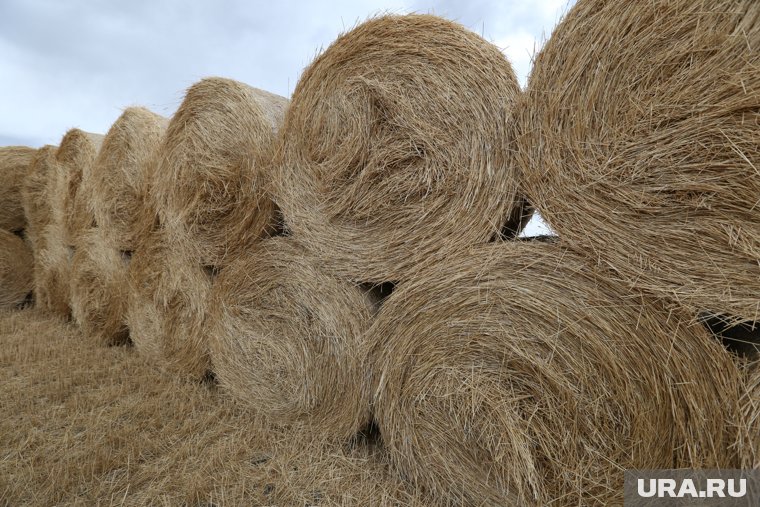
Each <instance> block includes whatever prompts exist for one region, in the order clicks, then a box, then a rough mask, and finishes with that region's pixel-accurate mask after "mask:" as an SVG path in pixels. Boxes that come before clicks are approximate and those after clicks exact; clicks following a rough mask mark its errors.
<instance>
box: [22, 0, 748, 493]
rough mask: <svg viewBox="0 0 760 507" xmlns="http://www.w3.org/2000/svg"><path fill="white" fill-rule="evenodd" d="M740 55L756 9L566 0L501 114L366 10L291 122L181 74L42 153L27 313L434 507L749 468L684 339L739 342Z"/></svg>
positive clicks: (501, 97)
mask: <svg viewBox="0 0 760 507" xmlns="http://www.w3.org/2000/svg"><path fill="white" fill-rule="evenodd" d="M758 47H760V5H758V4H757V3H756V2H754V1H750V0H731V1H729V0H720V1H716V2H713V3H711V4H710V5H709V6H708V5H705V4H704V3H698V4H695V3H694V2H691V1H688V0H670V1H668V2H665V3H652V2H649V1H646V0H634V1H631V2H624V3H619V2H618V3H614V2H606V1H604V0H579V1H578V2H577V3H576V5H575V6H574V7H573V8H572V9H571V10H570V12H569V13H568V14H567V15H566V16H565V18H564V19H563V20H562V22H561V23H560V25H559V26H558V28H557V29H556V30H555V32H554V33H553V35H552V37H551V39H550V40H549V41H548V42H547V44H546V46H545V47H544V49H543V50H542V51H541V52H540V53H539V55H538V56H537V57H536V60H535V65H534V69H533V72H532V74H531V78H530V81H529V83H528V87H527V90H525V91H524V92H522V91H521V90H520V87H519V86H518V83H517V80H516V78H515V75H514V73H513V71H512V69H511V66H510V65H509V63H508V62H507V60H506V59H505V58H504V56H503V54H502V53H501V52H500V51H499V49H498V48H496V47H495V46H493V45H491V44H490V43H488V42H486V41H484V40H483V39H482V38H481V37H479V36H477V35H475V34H473V33H471V32H469V31H467V30H465V29H464V28H462V27H461V26H459V25H457V24H454V23H451V22H448V21H445V20H442V19H440V18H437V17H434V16H429V15H409V16H383V17H379V18H375V19H372V20H370V21H368V22H366V23H364V24H362V25H360V26H358V27H357V28H355V29H353V30H351V31H350V32H348V33H346V34H344V35H342V36H341V37H339V38H338V39H337V40H336V41H335V42H334V43H333V44H332V45H331V46H330V47H329V48H328V49H327V50H326V51H324V52H323V53H322V54H321V55H320V56H319V57H318V58H317V59H316V60H315V61H314V62H313V63H312V64H311V65H310V66H309V67H308V68H307V69H306V70H305V71H304V73H303V75H302V77H301V79H300V81H299V83H298V85H297V87H296V89H295V92H294V93H293V96H292V98H291V100H290V101H289V102H288V101H287V100H286V99H284V98H282V97H277V96H275V95H272V94H269V93H267V92H263V91H261V90H257V89H253V88H250V87H248V86H246V85H243V84H241V83H237V82H234V81H231V80H227V79H220V78H209V79H204V80H202V81H200V82H199V83H197V84H195V85H193V86H192V87H191V88H190V89H189V90H188V91H187V94H186V96H185V99H184V101H183V102H182V104H181V106H180V107H179V109H178V111H177V112H176V114H175V115H174V116H173V117H172V118H171V120H169V121H168V122H167V121H166V120H164V119H162V118H160V117H158V116H156V115H154V114H153V113H150V112H148V111H147V110H144V109H140V108H130V109H127V110H126V111H125V112H124V114H123V115H122V116H121V117H120V118H119V120H117V122H116V123H115V124H114V125H113V127H112V128H111V129H110V130H109V132H108V133H107V135H106V136H105V138H104V139H96V138H95V137H94V136H91V135H88V134H85V133H83V132H81V131H78V130H73V131H70V132H69V133H68V134H67V135H66V136H65V137H64V139H63V140H62V141H61V144H60V146H59V147H58V148H57V149H55V148H52V147H45V148H42V149H40V150H38V151H37V152H36V155H35V156H34V161H33V162H32V164H31V166H30V167H31V169H30V173H29V176H28V179H27V182H28V185H27V190H26V192H25V193H24V197H25V209H26V218H27V222H26V228H27V238H28V239H29V240H30V243H31V245H32V248H33V250H34V252H35V260H34V263H35V267H34V273H35V298H36V304H37V305H38V306H43V307H46V308H48V309H49V310H51V311H54V312H59V313H61V314H62V315H64V316H65V315H67V314H68V313H69V312H71V314H72V315H73V318H74V320H75V321H76V322H77V323H78V324H79V325H80V326H81V328H82V329H83V331H84V334H86V335H88V336H91V337H92V338H93V339H94V342H97V343H101V344H122V343H125V342H132V343H133V344H134V346H135V347H136V348H137V349H138V350H139V351H141V352H143V353H144V354H145V355H146V356H148V357H152V358H155V360H156V363H157V364H158V365H160V366H161V367H162V368H166V369H167V370H169V371H172V372H175V373H176V374H179V375H181V376H185V377H188V378H194V379H204V378H205V379H208V378H212V377H213V378H215V379H216V380H217V381H218V382H219V384H220V385H221V387H222V388H223V389H225V390H226V391H227V392H229V393H232V394H233V395H234V396H235V397H237V398H238V399H240V400H241V401H243V402H246V403H248V404H249V406H250V408H251V409H252V410H254V411H255V412H257V413H258V414H259V415H261V416H263V418H264V419H266V420H267V421H268V422H270V423H273V424H277V425H283V426H287V427H291V428H294V429H298V430H308V431H310V432H317V433H319V434H320V435H322V436H323V437H327V438H330V439H335V440H339V441H340V440H346V439H351V438H352V437H354V436H355V435H356V434H357V433H359V432H361V431H366V430H367V428H370V427H376V428H377V429H378V430H379V434H380V438H381V441H382V444H383V448H384V449H385V451H384V452H387V453H388V455H389V457H390V460H391V461H392V463H393V464H394V467H395V470H396V471H397V473H398V474H399V475H400V477H402V478H403V479H404V480H406V481H407V482H408V483H410V484H412V485H414V486H415V487H417V488H419V490H420V491H422V492H423V493H424V494H425V495H426V496H427V498H429V499H430V500H431V501H432V502H435V503H440V504H461V505H481V504H487V505H505V504H506V505H511V504H547V503H550V502H557V503H561V504H578V505H581V504H582V505H585V504H600V505H607V504H619V503H622V483H623V470H625V469H633V468H637V469H656V468H735V467H739V466H742V465H743V466H758V461H757V459H756V458H755V456H757V455H758V449H759V447H758V443H759V442H758V440H760V435H759V434H758V433H760V430H758V423H757V420H758V412H757V408H756V407H757V396H756V393H755V392H754V391H756V389H754V387H752V386H754V385H755V384H757V382H756V381H753V382H754V383H753V382H749V381H748V380H747V379H749V378H751V374H749V373H746V374H745V373H744V372H752V371H754V370H755V368H754V367H753V366H752V365H750V364H747V362H748V360H747V359H746V358H742V357H739V356H732V355H731V354H729V353H728V352H727V351H726V350H725V348H724V347H722V346H721V344H720V342H719V341H718V340H716V339H715V337H713V336H712V335H711V334H710V332H709V331H708V330H707V329H706V328H705V326H703V325H702V324H701V323H700V319H701V318H702V317H703V316H704V315H709V316H718V317H720V319H721V321H726V322H728V323H729V324H742V325H745V326H747V325H749V326H751V324H750V323H751V322H753V321H755V320H758V319H757V315H756V314H757V311H758V301H760V299H759V298H758V297H757V293H758V290H757V289H758V287H757V284H758V280H760V277H758V276H757V275H758V274H760V273H758V270H760V262H759V261H760V244H758V239H757V238H760V230H759V229H760V215H758V212H757V210H755V206H756V203H757V195H758V194H760V192H758V190H760V173H759V172H758V171H757V169H756V168H757V167H758V163H760V73H758V72H757V68H758V64H760V55H758V52H757V49H756V48H758ZM101 143H102V145H101ZM534 207H535V208H536V209H538V210H539V211H540V212H541V214H542V216H543V217H544V218H545V219H546V220H547V222H548V223H549V225H550V226H551V227H552V228H553V229H554V230H555V231H557V233H558V236H557V237H556V238H551V239H549V240H543V241H525V240H522V239H518V238H517V236H518V235H519V233H520V231H521V230H522V228H523V226H524V225H525V223H526V222H527V220H528V219H529V218H530V216H531V214H532V211H533V208H534ZM389 293H390V295H388V294H389ZM750 330H751V329H750Z"/></svg>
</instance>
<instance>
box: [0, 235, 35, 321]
mask: <svg viewBox="0 0 760 507" xmlns="http://www.w3.org/2000/svg"><path fill="white" fill-rule="evenodd" d="M33 287H34V257H33V254H32V251H31V250H30V249H29V247H28V246H27V245H26V243H24V240H23V239H21V238H19V237H18V236H16V235H15V234H13V233H12V232H8V231H4V230H2V229H0V309H2V308H16V307H19V306H21V305H23V304H24V303H25V301H26V299H27V296H28V295H29V293H31V292H32V289H33Z"/></svg>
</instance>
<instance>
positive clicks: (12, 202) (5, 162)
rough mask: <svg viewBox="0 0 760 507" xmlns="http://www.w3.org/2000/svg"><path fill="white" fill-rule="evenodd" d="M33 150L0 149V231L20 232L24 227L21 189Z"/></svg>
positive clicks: (19, 147)
mask: <svg viewBox="0 0 760 507" xmlns="http://www.w3.org/2000/svg"><path fill="white" fill-rule="evenodd" d="M36 151H37V150H35V149H34V148H29V147H26V146H3V147H0V179H2V182H3V184H2V185H0V204H2V206H0V229H2V230H5V231H11V232H16V231H22V230H24V229H25V227H26V219H25V217H24V208H23V205H22V199H21V188H22V186H23V184H24V179H25V178H26V175H27V173H28V171H29V166H30V165H31V163H32V160H33V159H34V156H35V152H36Z"/></svg>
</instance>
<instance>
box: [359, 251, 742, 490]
mask: <svg viewBox="0 0 760 507" xmlns="http://www.w3.org/2000/svg"><path fill="white" fill-rule="evenodd" d="M605 277H607V274H606V273H605V274H604V277H601V276H599V273H597V272H594V271H593V270H591V269H590V268H589V267H588V265H587V263H586V262H585V261H584V260H583V259H582V258H580V257H576V256H574V255H572V254H571V253H570V252H569V251H567V250H566V248H565V247H563V246H561V245H558V244H552V243H539V242H515V243H505V244H494V245H488V246H485V247H479V248H477V249H472V251H469V252H466V253H464V254H462V255H460V256H457V257H453V258H451V259H448V260H447V261H445V262H443V263H441V264H440V265H439V266H437V267H435V268H433V269H430V270H428V271H426V272H425V273H422V274H420V278H419V281H418V282H414V283H409V284H406V285H401V286H399V287H398V288H397V289H396V291H395V292H394V293H393V294H392V295H391V296H390V298H389V299H388V300H387V301H386V302H385V304H384V305H383V308H382V309H381V310H380V313H379V315H378V318H377V320H376V321H375V324H374V325H373V327H372V329H371V330H370V332H369V338H368V339H369V340H370V341H372V342H373V343H374V344H375V350H374V351H373V354H372V357H373V358H374V361H375V364H376V365H377V369H376V370H375V376H376V378H377V379H379V382H378V386H379V387H378V388H377V396H376V400H375V411H376V418H377V421H378V424H379V427H380V431H381V434H382V436H383V439H384V441H385V443H386V445H387V446H388V448H389V449H390V452H391V454H392V456H393V459H394V461H395V463H396V465H397V466H398V468H399V469H400V470H401V472H402V473H403V474H404V475H405V476H406V477H407V478H408V479H409V480H411V481H413V482H414V483H415V484H419V485H420V486H421V487H423V488H425V489H426V490H427V491H428V493H429V494H431V495H432V496H434V497H436V498H437V499H439V500H440V501H443V502H444V503H445V502H446V501H449V500H450V501H451V502H452V503H458V504H463V505H481V504H489V505H491V504H494V505H528V504H529V505H533V504H538V505H548V504H550V503H552V502H559V503H561V504H563V505H618V504H622V500H623V499H622V494H623V488H622V485H623V470H624V469H628V468H640V469H650V468H652V469H657V468H681V467H684V468H703V467H704V468H726V467H727V468H731V467H735V466H736V461H737V459H736V456H735V455H734V453H733V452H732V451H730V450H729V447H730V446H731V444H733V442H734V439H735V438H736V432H735V431H732V430H731V429H729V428H727V427H726V425H725V421H724V419H725V418H730V417H734V416H736V415H738V407H737V403H736V400H737V399H738V396H737V393H738V389H739V386H738V384H739V371H738V369H737V367H736V366H734V364H733V363H732V361H731V358H730V356H729V355H728V353H727V352H726V351H725V350H723V349H722V347H721V346H720V345H719V344H718V343H717V342H716V341H715V340H714V339H713V338H712V337H711V336H710V335H709V333H707V331H706V330H704V329H703V328H702V327H701V326H700V325H698V324H691V325H687V323H686V321H685V320H684V316H683V315H682V314H679V313H677V312H670V311H669V310H668V309H667V308H665V307H664V306H660V305H658V304H651V303H647V302H645V301H642V300H641V299H640V297H639V296H628V295H626V291H625V289H624V288H623V287H622V286H621V285H619V284H617V283H615V282H613V281H609V280H605ZM734 420H735V419H734Z"/></svg>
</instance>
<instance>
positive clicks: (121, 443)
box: [0, 311, 422, 507]
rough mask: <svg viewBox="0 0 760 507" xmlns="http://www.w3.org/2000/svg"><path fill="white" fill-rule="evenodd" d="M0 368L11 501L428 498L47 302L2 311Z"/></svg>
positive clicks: (1, 443) (1, 439) (0, 485)
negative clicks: (48, 307) (90, 336)
mask: <svg viewBox="0 0 760 507" xmlns="http://www.w3.org/2000/svg"><path fill="white" fill-rule="evenodd" d="M0 365H2V367H3V371H7V372H9V374H7V375H0V406H2V407H3V411H4V414H3V415H4V416H3V417H2V418H0V449H2V450H3V459H2V460H0V492H2V493H0V495H2V496H1V497H2V499H3V500H2V501H3V503H7V504H9V505H114V504H119V505H122V504H124V505H206V506H210V505H220V506H221V505H282V506H290V505H300V506H302V505H315V504H319V505H320V506H331V505H335V506H339V505H343V506H347V505H378V506H388V507H390V506H395V505H405V506H406V505H409V506H410V507H412V506H419V505H422V503H421V502H420V500H419V499H418V498H417V497H416V495H415V494H414V492H413V491H410V489H411V488H408V487H405V486H404V485H403V484H402V483H401V482H400V481H399V480H398V479H396V478H394V477H393V475H392V473H391V471H390V470H389V468H388V466H387V464H386V462H385V459H384V457H383V456H382V454H381V453H379V452H376V451H374V450H373V449H372V448H371V447H370V446H367V445H362V443H361V442H357V443H356V444H354V445H351V446H339V445H330V444H325V443H322V442H320V441H319V440H317V439H315V438H313V437H310V436H307V435H304V434H301V435H293V434H290V433H285V432H283V431H279V430H277V429H274V428H266V429H264V428H262V427H261V425H260V424H259V422H258V420H257V419H256V418H254V417H253V416H252V415H251V414H250V413H247V412H246V411H245V410H243V409H242V407H241V406H240V405H239V404H237V403H236V402H234V401H233V400H231V399H229V398H227V397H226V396H225V395H224V393H223V392H220V391H218V390H216V389H209V388H207V387H205V386H202V385H197V384H191V383H185V382H181V381H179V380H178V379H176V378H174V377H171V376H168V375H164V374H162V373H161V372H159V371H157V370H156V368H155V367H154V365H153V364H152V363H151V362H150V361H147V360H146V359H145V358H142V357H140V356H139V355H138V354H135V353H134V351H133V350H132V349H130V348H127V347H111V348H100V347H92V346H90V344H89V343H88V342H87V341H86V340H82V339H81V336H79V333H78V330H77V328H76V327H74V326H67V325H62V324H60V323H58V322H55V321H54V320H51V319H50V318H49V317H48V318H46V317H45V316H44V315H43V314H42V313H41V312H30V311H24V312H13V313H7V314H6V313H0Z"/></svg>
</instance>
